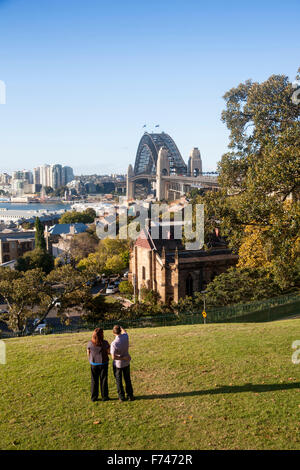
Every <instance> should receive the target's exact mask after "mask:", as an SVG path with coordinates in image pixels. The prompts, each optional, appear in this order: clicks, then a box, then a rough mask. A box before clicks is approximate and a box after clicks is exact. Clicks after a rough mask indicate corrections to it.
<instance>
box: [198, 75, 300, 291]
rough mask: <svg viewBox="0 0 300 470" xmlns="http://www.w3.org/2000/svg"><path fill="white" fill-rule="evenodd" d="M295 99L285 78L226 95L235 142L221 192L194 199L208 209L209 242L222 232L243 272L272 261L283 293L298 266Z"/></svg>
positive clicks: (299, 169)
mask: <svg viewBox="0 0 300 470" xmlns="http://www.w3.org/2000/svg"><path fill="white" fill-rule="evenodd" d="M292 94H293V88H292V84H291V83H290V81H289V79H288V77H286V76H282V75H273V76H271V77H270V78H269V79H268V80H266V81H265V82H263V83H256V82H252V81H250V80H248V81H247V82H245V83H241V84H240V85H238V86H237V87H236V88H232V89H231V90H230V91H228V92H227V93H226V94H225V96H224V99H225V102H226V109H225V110H224V111H223V113H222V120H223V122H224V123H225V124H226V125H227V127H228V129H229V131H230V139H229V152H227V153H226V154H225V155H223V157H222V159H221V161H220V163H219V165H218V169H219V182H220V185H221V190H220V191H219V192H217V193H213V192H208V193H206V194H205V195H204V196H201V195H197V194H194V195H193V202H197V203H204V208H205V229H206V241H207V235H208V232H209V231H211V229H212V228H213V227H214V226H218V227H220V228H221V233H222V235H223V236H226V237H227V240H228V242H229V244H230V246H231V248H233V249H234V250H235V251H239V250H241V252H240V255H241V258H243V262H242V264H241V266H243V267H251V266H252V267H253V260H254V259H257V260H258V259H260V260H263V259H264V260H267V263H266V265H265V267H266V268H267V271H268V272H269V274H270V276H273V277H274V280H275V281H276V282H277V284H278V285H279V286H280V287H281V288H282V289H287V288H288V287H291V286H293V285H295V283H296V279H297V274H296V273H297V266H298V259H299V248H298V249H297V247H299V233H300V208H299V190H300V186H299V184H300V106H299V105H295V104H294V103H293V102H292ZM250 227H252V228H253V230H252V231H251V230H250ZM254 233H255V236H254V235H253V234H254ZM255 241H256V243H255ZM247 246H248V247H250V246H251V250H252V251H253V252H254V251H255V250H256V249H257V250H258V251H259V252H260V253H259V256H255V253H250V254H248V253H247V252H246V247H247ZM257 262H258V261H257Z"/></svg>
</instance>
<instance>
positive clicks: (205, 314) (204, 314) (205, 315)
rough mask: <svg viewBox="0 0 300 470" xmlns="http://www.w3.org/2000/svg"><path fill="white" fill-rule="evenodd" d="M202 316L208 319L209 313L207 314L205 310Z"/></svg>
mask: <svg viewBox="0 0 300 470" xmlns="http://www.w3.org/2000/svg"><path fill="white" fill-rule="evenodd" d="M202 316H203V318H206V317H207V313H206V311H205V310H203V312H202Z"/></svg>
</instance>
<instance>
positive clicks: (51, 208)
mask: <svg viewBox="0 0 300 470" xmlns="http://www.w3.org/2000/svg"><path fill="white" fill-rule="evenodd" d="M70 207H71V206H70V204H57V203H56V204H35V203H30V204H13V203H10V202H1V203H0V209H7V210H14V211H47V212H52V213H53V212H57V211H61V210H69V209H70Z"/></svg>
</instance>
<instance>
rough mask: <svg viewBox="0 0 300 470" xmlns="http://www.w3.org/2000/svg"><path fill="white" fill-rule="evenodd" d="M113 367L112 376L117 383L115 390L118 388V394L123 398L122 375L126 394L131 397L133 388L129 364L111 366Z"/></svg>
mask: <svg viewBox="0 0 300 470" xmlns="http://www.w3.org/2000/svg"><path fill="white" fill-rule="evenodd" d="M113 369H114V376H115V379H116V383H117V390H118V395H119V398H121V399H122V400H124V398H125V394H124V388H123V383H122V375H123V377H124V380H125V389H126V394H127V396H128V397H133V390H132V385H131V379H130V365H129V366H126V367H116V366H114V367H113Z"/></svg>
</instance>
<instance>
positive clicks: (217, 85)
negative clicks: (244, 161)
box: [0, 0, 300, 174]
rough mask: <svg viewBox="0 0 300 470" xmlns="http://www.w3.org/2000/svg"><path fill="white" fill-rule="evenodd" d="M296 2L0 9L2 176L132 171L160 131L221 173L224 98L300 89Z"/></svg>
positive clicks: (6, 3)
mask: <svg viewBox="0 0 300 470" xmlns="http://www.w3.org/2000/svg"><path fill="white" fill-rule="evenodd" d="M299 14H300V3H299V1H298V0H297V1H290V0H287V1H286V2H282V1H277V0H274V1H268V0H266V1H256V0H253V1H252V2H241V1H230V0H229V1H226V2H225V1H215V2H207V1H205V2H202V1H200V0H197V1H194V0H185V1H178V0H161V1H157V0H152V1H151V2H150V1H147V0H146V1H135V0H116V1H113V0H112V1H110V2H107V1H102V0H85V1H84V2H83V1H78V0H51V1H50V0H43V1H37V0H0V80H3V81H4V82H5V83H6V86H7V101H6V104H5V105H0V171H11V170H13V169H17V168H33V167H34V166H36V165H39V164H43V163H46V162H47V163H55V162H58V163H62V164H66V165H71V166H73V167H74V169H75V171H76V174H81V173H111V172H124V171H125V170H126V169H127V166H128V164H129V163H134V159H135V153H136V149H137V146H138V142H139V139H140V137H141V136H142V134H143V131H144V129H142V126H143V125H144V124H148V128H147V129H148V130H149V131H151V130H152V129H154V126H155V125H156V124H159V125H160V130H163V131H165V132H167V133H169V134H170V135H171V136H172V137H173V138H174V140H175V142H176V143H177V145H178V147H179V150H180V151H181V153H182V156H183V158H184V159H185V160H186V159H187V157H188V154H189V152H190V150H191V148H192V147H199V149H200V151H201V154H202V159H203V166H204V170H206V171H209V170H215V168H216V163H217V161H218V160H220V158H221V155H222V154H223V153H224V152H225V151H226V149H227V144H228V132H227V130H226V127H225V125H224V124H223V123H222V122H221V121H220V114H221V111H222V109H223V108H224V102H223V99H222V96H223V95H224V93H225V92H226V91H227V90H229V89H230V88H232V87H234V86H237V85H238V84H239V83H240V82H242V81H245V80H246V79H248V78H252V79H253V80H257V81H263V80H265V79H266V78H268V77H269V76H270V75H272V74H286V75H288V76H289V77H290V78H291V80H294V78H295V75H296V71H297V69H298V67H299V66H300V47H299V42H300V39H299Z"/></svg>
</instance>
